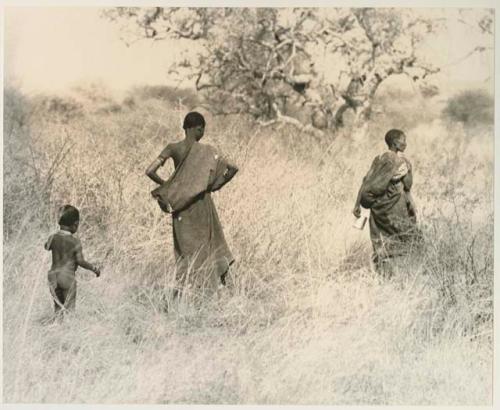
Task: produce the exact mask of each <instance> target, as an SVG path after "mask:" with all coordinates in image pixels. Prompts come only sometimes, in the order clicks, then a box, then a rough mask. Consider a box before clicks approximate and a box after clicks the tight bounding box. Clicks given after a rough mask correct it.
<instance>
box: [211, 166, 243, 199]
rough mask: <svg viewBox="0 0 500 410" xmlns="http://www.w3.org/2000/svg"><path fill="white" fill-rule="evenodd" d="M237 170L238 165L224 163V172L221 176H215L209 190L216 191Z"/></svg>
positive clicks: (229, 179) (231, 177)
mask: <svg viewBox="0 0 500 410" xmlns="http://www.w3.org/2000/svg"><path fill="white" fill-rule="evenodd" d="M237 172H238V167H237V166H236V165H234V164H232V163H228V162H227V163H226V170H225V171H224V174H223V175H222V178H217V179H216V180H215V182H214V184H213V185H212V187H211V188H210V191H212V192H213V191H218V190H219V189H221V188H222V187H223V186H224V185H226V184H227V183H228V182H229V181H231V179H233V177H234V176H235V175H236V173H237Z"/></svg>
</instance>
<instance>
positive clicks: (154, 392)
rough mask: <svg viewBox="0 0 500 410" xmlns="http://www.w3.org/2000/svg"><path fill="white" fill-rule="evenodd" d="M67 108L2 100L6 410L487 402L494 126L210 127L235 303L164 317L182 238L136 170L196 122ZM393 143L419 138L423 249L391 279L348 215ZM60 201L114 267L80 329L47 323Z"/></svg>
mask: <svg viewBox="0 0 500 410" xmlns="http://www.w3.org/2000/svg"><path fill="white" fill-rule="evenodd" d="M9 93H10V94H9ZM402 101H403V100H402ZM405 104H406V105H405ZM399 105H401V107H399V109H398V106H399ZM60 106H61V104H59V105H58V106H56V107H55V108H54V107H52V108H50V105H49V106H47V105H42V106H40V104H38V105H37V104H35V102H33V101H32V100H30V99H27V98H25V97H23V96H20V95H18V94H16V93H15V90H7V94H6V106H5V118H6V128H5V134H4V265H3V272H4V277H3V278H4V282H3V287H4V299H3V300H4V307H3V308H4V309H3V312H4V356H3V357H4V378H3V380H4V386H3V388H4V390H3V391H4V400H5V401H6V402H44V403H73V402H77V403H190V404H194V403H205V404H207V403H218V404H222V403H224V404H231V403H246V404H250V403H259V404H263V403H267V404H392V405H402V404H406V405H410V404H420V405H425V404H434V405H452V404H468V405H481V404H489V403H491V400H492V281H493V263H492V258H493V255H492V253H493V239H492V238H493V232H492V231H493V196H492V178H493V154H492V145H493V138H492V130H491V129H490V128H488V127H486V126H485V127H482V128H477V127H476V128H474V129H470V128H468V127H467V126H464V125H463V124H459V123H450V122H447V121H446V120H445V119H443V118H441V116H440V114H439V112H438V111H436V110H435V109H434V108H432V107H429V105H428V103H426V102H423V101H420V100H414V101H413V103H411V102H409V101H407V99H404V103H403V102H401V101H398V99H397V98H394V96H391V98H388V99H387V100H386V101H382V102H381V104H380V107H379V110H378V113H376V114H375V116H374V118H373V119H372V121H371V122H370V123H369V124H367V126H366V127H364V128H360V129H346V130H344V131H343V132H341V133H339V134H338V135H336V137H335V138H334V139H329V140H324V141H318V140H316V139H314V138H313V137H309V136H307V135H301V134H299V133H297V132H296V131H295V130H294V129H292V128H282V129H259V128H256V127H255V126H254V125H252V123H251V122H250V121H249V120H247V119H245V118H242V117H226V118H211V117H209V118H208V128H207V133H206V134H207V135H206V137H205V140H206V142H209V143H212V144H214V145H216V146H218V147H220V148H221V149H222V150H223V151H224V152H225V153H227V154H228V155H229V156H230V157H232V158H233V159H234V161H235V162H236V163H237V164H238V165H239V167H240V172H239V174H238V175H237V176H236V177H235V179H234V180H233V181H232V182H231V184H230V185H228V186H227V187H225V188H224V189H223V190H222V191H221V192H220V193H217V194H215V195H214V196H215V201H216V206H217V209H218V211H219V215H220V218H221V220H222V223H223V226H224V229H225V235H226V237H227V240H228V243H229V245H230V247H231V249H232V250H233V252H234V256H235V258H236V260H237V263H236V264H235V266H234V268H233V269H232V277H233V281H234V287H233V288H232V289H228V290H226V289H224V290H222V291H219V292H218V293H217V294H215V295H213V296H212V297H210V298H206V299H204V300H203V301H202V302H201V303H197V304H195V303H193V302H192V301H191V299H189V298H187V299H186V300H185V301H183V302H181V303H180V304H179V305H178V306H176V307H175V309H174V310H172V311H170V312H169V313H168V314H167V313H165V311H164V310H165V309H164V308H165V298H166V297H168V294H169V293H168V290H169V288H170V287H171V286H172V285H173V275H174V264H173V249H172V248H173V245H172V235H171V227H170V222H169V219H168V217H166V216H165V215H164V214H162V213H161V211H160V209H159V208H158V206H157V205H156V203H155V202H154V201H153V200H152V199H151V197H150V194H149V192H150V190H151V189H152V188H153V185H152V183H151V182H149V181H148V180H147V178H146V177H145V176H144V169H145V168H146V166H147V165H148V164H149V162H150V161H151V160H152V159H154V158H155V156H156V155H157V154H158V153H159V152H160V150H161V149H162V148H163V146H164V145H165V144H166V143H167V142H168V141H170V140H172V139H175V138H178V137H181V135H180V132H179V131H180V123H181V120H182V117H183V116H184V114H185V112H186V109H187V108H188V107H182V106H168V105H166V103H165V102H164V101H161V100H159V99H156V98H145V99H142V100H140V101H135V103H134V104H133V105H132V104H124V105H121V106H120V109H115V110H102V109H96V108H95V107H94V106H92V105H87V106H85V105H83V106H80V108H78V104H76V107H77V108H76V109H75V110H76V111H75V110H73V109H72V110H71V111H67V110H65V109H64V108H60ZM409 106H412V107H417V110H416V111H418V117H415V116H414V115H411V114H409V113H408V112H404V110H406V109H407V108H409ZM72 107H73V106H72ZM392 127H402V128H403V129H404V130H405V132H406V133H407V135H408V142H409V147H408V151H407V154H408V157H410V158H411V159H412V161H413V164H414V169H415V185H414V197H415V199H416V201H417V203H418V206H419V213H420V221H421V222H420V223H421V228H422V230H423V232H424V238H425V240H424V247H423V250H422V251H421V252H420V253H419V254H418V255H412V256H411V257H409V258H408V260H406V261H403V262H404V263H400V264H399V265H398V266H396V267H395V269H396V275H395V276H394V278H393V279H392V280H381V279H380V278H379V277H378V276H377V275H376V274H375V273H374V272H373V271H372V270H371V267H370V263H369V260H370V253H371V248H370V243H369V239H368V233H367V231H363V232H360V231H357V230H355V229H353V228H352V226H351V224H352V222H353V220H352V218H351V214H350V211H351V208H352V205H353V202H354V199H355V195H356V190H357V187H358V184H359V182H360V180H361V178H362V176H363V174H364V173H365V172H366V170H367V169H368V167H369V164H370V162H371V160H372V159H373V157H374V156H375V155H377V154H378V153H380V151H382V150H384V149H385V147H384V143H383V135H384V133H385V131H386V130H387V129H388V128H392ZM167 173H168V170H166V171H165V174H167ZM63 203H71V204H74V205H75V206H77V207H78V208H80V210H81V214H82V221H81V225H80V231H79V233H78V235H79V236H80V238H81V240H82V242H83V245H84V251H85V256H86V258H87V259H88V260H90V261H99V262H103V263H104V271H103V274H102V276H101V277H100V278H94V277H93V275H92V274H90V273H88V272H85V271H79V272H78V273H77V274H78V279H79V283H78V295H77V311H76V313H75V314H74V315H71V316H69V317H67V318H65V320H64V321H62V322H54V323H52V322H50V321H49V320H48V319H49V318H50V316H51V312H52V304H51V300H50V295H49V292H48V288H47V284H46V271H47V270H48V268H49V264H50V257H49V254H48V253H47V252H46V251H44V250H43V243H44V241H45V239H46V237H47V236H48V235H49V234H50V233H51V232H52V231H53V230H54V229H56V225H55V211H56V209H57V207H58V206H59V205H61V204H63Z"/></svg>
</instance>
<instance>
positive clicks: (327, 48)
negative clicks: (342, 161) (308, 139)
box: [104, 7, 440, 132]
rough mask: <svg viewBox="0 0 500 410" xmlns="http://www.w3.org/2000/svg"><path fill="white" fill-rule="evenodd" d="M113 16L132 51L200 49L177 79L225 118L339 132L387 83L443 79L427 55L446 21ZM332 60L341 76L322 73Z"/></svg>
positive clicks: (298, 15)
mask: <svg viewBox="0 0 500 410" xmlns="http://www.w3.org/2000/svg"><path fill="white" fill-rule="evenodd" d="M104 15H105V17H107V18H108V19H110V20H112V21H115V22H117V23H122V28H123V30H122V33H123V34H124V36H125V37H124V40H125V41H127V43H129V44H130V43H132V42H133V41H137V40H139V39H143V38H146V39H150V40H153V41H158V40H162V39H165V38H174V39H175V38H176V39H187V40H191V41H193V42H197V43H198V44H200V46H201V47H200V50H201V51H200V52H198V53H196V55H189V56H188V58H187V59H186V60H184V61H182V62H180V63H178V64H177V66H176V67H175V68H174V69H173V70H172V72H174V71H175V70H179V74H180V75H186V73H187V74H188V75H190V76H191V77H192V79H193V81H194V84H195V86H196V88H197V90H198V91H199V92H201V93H202V94H203V96H204V98H205V101H206V103H207V106H208V107H210V108H211V110H212V111H213V112H215V113H216V114H232V113H248V114H250V115H252V116H253V117H255V119H256V120H257V121H259V122H260V123H261V124H263V125H269V124H274V123H277V122H288V123H291V124H294V125H296V126H298V127H300V128H303V129H306V130H310V131H313V132H317V130H322V129H326V128H329V129H335V128H337V127H340V126H342V125H343V123H344V115H345V113H346V112H347V111H352V112H354V113H355V116H356V118H358V119H361V120H364V119H366V118H368V117H369V116H370V112H371V107H372V102H373V99H374V96H375V94H376V92H377V89H378V88H379V86H380V84H382V83H383V82H384V81H385V80H386V79H387V78H389V77H391V76H394V75H398V74H403V75H406V76H408V77H409V78H410V79H411V80H412V81H415V82H419V83H423V82H425V81H426V79H427V77H428V76H430V75H432V74H434V73H437V72H438V71H439V67H436V66H434V65H433V64H432V63H431V62H430V61H426V60H425V58H424V57H423V56H422V55H419V53H418V51H419V45H420V43H421V42H422V40H423V39H424V38H425V36H427V35H428V34H430V33H432V32H433V31H434V30H435V29H436V27H437V25H439V24H440V22H439V21H438V20H437V19H430V18H424V17H422V16H420V15H418V13H417V12H415V11H414V10H411V9H378V8H377V9H375V8H358V9H332V8H328V9H318V8H314V9H310V8H294V9H274V8H273V9H271V8H259V9H253V8H163V7H154V8H123V7H120V8H113V9H108V10H106V11H105V12H104ZM130 22H133V23H134V24H132V25H131V24H130ZM131 27H132V30H131ZM325 55H328V56H330V58H331V59H332V60H333V61H334V65H335V67H333V70H332V71H333V72H335V75H332V74H331V73H330V74H328V73H326V74H328V75H325V70H324V69H323V72H321V69H320V68H321V67H318V64H317V62H318V61H319V60H321V56H325ZM323 68H324V67H323Z"/></svg>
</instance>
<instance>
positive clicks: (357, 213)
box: [352, 205, 361, 218]
mask: <svg viewBox="0 0 500 410" xmlns="http://www.w3.org/2000/svg"><path fill="white" fill-rule="evenodd" d="M352 214H353V215H354V216H355V217H356V218H360V217H361V207H360V206H359V205H355V206H354V209H353V210H352Z"/></svg>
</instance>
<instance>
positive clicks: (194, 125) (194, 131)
mask: <svg viewBox="0 0 500 410" xmlns="http://www.w3.org/2000/svg"><path fill="white" fill-rule="evenodd" d="M182 128H184V131H185V132H186V135H189V136H193V137H194V138H196V141H199V140H201V137H203V134H204V132H205V118H203V115H201V114H200V113H199V112H196V111H192V112H190V113H188V114H187V115H186V117H184V123H183V124H182Z"/></svg>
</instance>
